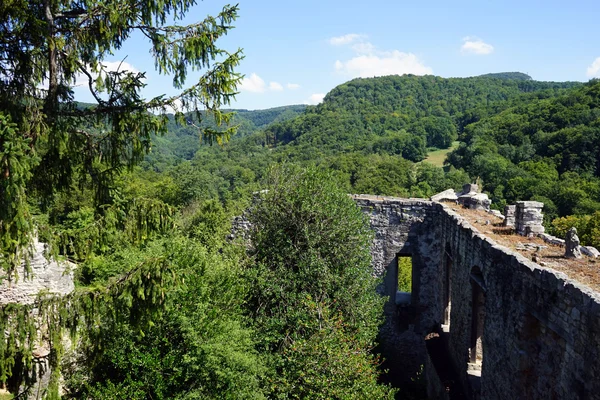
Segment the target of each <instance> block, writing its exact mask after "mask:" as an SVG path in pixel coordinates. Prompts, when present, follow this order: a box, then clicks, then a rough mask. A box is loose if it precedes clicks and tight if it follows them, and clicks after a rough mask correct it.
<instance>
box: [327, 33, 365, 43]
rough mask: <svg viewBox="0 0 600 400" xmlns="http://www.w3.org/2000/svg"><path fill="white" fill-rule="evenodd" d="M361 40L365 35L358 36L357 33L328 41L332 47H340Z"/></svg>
mask: <svg viewBox="0 0 600 400" xmlns="http://www.w3.org/2000/svg"><path fill="white" fill-rule="evenodd" d="M363 38H365V35H359V34H358V33H349V34H347V35H343V36H336V37H332V38H331V39H329V44H332V45H334V46H342V45H345V44H350V43H352V42H355V41H357V40H361V39H363Z"/></svg>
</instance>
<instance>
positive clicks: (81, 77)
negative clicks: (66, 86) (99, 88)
mask: <svg viewBox="0 0 600 400" xmlns="http://www.w3.org/2000/svg"><path fill="white" fill-rule="evenodd" d="M100 64H102V66H103V67H104V69H103V70H104V71H106V72H117V71H121V72H124V71H129V72H132V73H138V72H140V71H139V70H138V69H137V68H136V67H134V66H133V65H131V64H129V63H128V62H125V61H102V62H101V63H100ZM88 70H89V69H88ZM89 72H90V75H91V76H92V79H94V80H95V79H96V78H98V75H99V74H98V73H96V72H91V71H89ZM145 80H146V78H144V79H142V81H145ZM88 82H89V78H88V76H87V75H85V74H83V73H81V72H79V73H78V74H77V75H75V86H81V85H85V86H87V85H88Z"/></svg>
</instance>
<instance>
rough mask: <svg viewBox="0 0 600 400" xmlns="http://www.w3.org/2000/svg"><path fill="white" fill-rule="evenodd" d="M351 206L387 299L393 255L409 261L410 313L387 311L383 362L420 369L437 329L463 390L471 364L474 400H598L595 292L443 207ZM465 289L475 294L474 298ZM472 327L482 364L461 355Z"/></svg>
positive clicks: (374, 201)
mask: <svg viewBox="0 0 600 400" xmlns="http://www.w3.org/2000/svg"><path fill="white" fill-rule="evenodd" d="M355 200H356V202H357V203H358V205H359V206H360V207H362V208H363V210H364V211H365V212H366V213H367V214H368V215H369V216H370V219H371V224H372V226H373V228H374V230H375V234H376V237H375V240H374V243H373V267H374V271H375V272H376V273H377V274H379V275H382V274H383V275H384V276H386V285H385V287H384V291H385V292H386V293H388V294H391V293H390V291H391V290H393V279H396V278H395V274H396V271H395V268H397V261H396V260H397V258H396V256H397V255H411V256H412V258H413V270H414V274H413V293H412V300H411V305H410V306H411V307H412V308H411V309H410V311H409V312H407V311H406V307H405V306H400V305H396V304H395V303H394V302H393V301H390V302H388V305H387V306H386V314H387V317H388V321H387V322H386V325H385V326H384V327H383V328H382V334H381V338H382V341H384V342H386V343H387V348H388V350H389V349H390V348H391V349H392V350H394V349H395V353H394V351H392V352H391V353H390V352H387V356H388V357H390V354H391V357H392V358H394V357H398V358H399V361H398V360H397V361H398V362H399V363H403V365H404V367H405V368H406V369H407V371H409V370H411V369H412V368H414V366H415V364H418V363H421V364H425V363H426V360H427V356H426V353H425V349H424V344H423V343H424V337H425V335H427V334H428V333H430V332H432V331H434V330H435V329H436V327H440V328H441V326H442V324H443V325H444V328H445V329H444V330H445V331H446V332H447V333H446V334H445V335H447V345H448V350H449V357H450V359H451V363H452V364H453V367H454V368H455V370H456V371H457V376H458V377H459V379H460V380H461V384H462V385H463V386H464V387H465V388H469V387H470V386H471V383H472V382H473V381H472V380H469V378H468V370H472V369H473V365H475V369H477V368H480V374H481V378H480V379H478V382H479V383H478V385H480V387H481V389H480V391H479V389H476V388H473V389H472V390H471V391H470V393H471V395H472V396H473V397H480V398H482V399H506V398H514V399H530V398H534V399H537V398H544V399H545V398H600V362H598V361H597V360H598V359H599V356H600V295H599V294H598V293H597V292H594V291H592V290H591V289H589V288H587V287H585V286H582V285H580V284H578V283H576V282H573V281H571V280H569V278H567V277H566V276H565V275H564V274H562V273H559V272H556V271H553V270H551V269H548V268H544V267H541V266H539V265H537V264H535V263H533V262H531V261H529V260H528V259H526V258H525V257H523V256H521V255H520V254H517V253H515V252H513V251H511V250H509V249H507V248H505V247H502V246H500V245H497V244H495V243H494V242H493V241H492V240H491V239H489V238H487V237H485V236H483V235H482V234H481V233H479V232H478V231H477V230H476V229H475V228H474V227H472V226H471V225H470V224H469V223H468V222H466V221H465V220H464V219H463V218H462V217H460V216H459V215H457V214H456V213H455V212H454V211H452V210H451V209H450V208H448V207H446V206H444V205H442V204H439V203H434V202H428V201H424V200H414V199H411V200H406V199H393V198H376V197H372V196H356V197H355ZM448 266H449V270H450V275H449V276H448V275H447V273H446V270H447V269H448ZM448 282H449V283H448ZM448 286H449V287H450V304H451V306H450V313H449V321H448V318H447V317H446V316H445V313H444V310H445V309H446V304H445V303H446V296H445V290H446V289H445V288H446V287H448ZM478 288H480V289H478ZM474 291H475V292H476V293H477V292H478V291H481V293H480V294H479V295H478V296H480V297H475V298H476V299H477V300H475V301H474V297H473V292H474ZM481 299H484V300H481ZM474 304H483V305H482V307H480V309H479V310H478V311H476V313H475V314H476V316H480V317H481V318H480V321H481V327H479V328H477V327H475V328H474V323H473V318H472V316H473V308H474ZM411 312H412V313H413V314H411ZM407 320H408V323H407ZM475 325H477V324H475ZM478 329H479V333H481V331H482V332H483V333H482V335H481V339H480V343H481V346H480V347H477V351H476V352H475V353H477V354H478V356H479V357H480V358H482V361H481V362H480V363H479V367H477V361H472V360H471V359H470V356H469V354H470V349H471V348H474V346H473V343H474V339H473V338H474V336H476V335H477V334H476V332H478ZM440 330H441V329H440ZM384 347H385V346H384ZM384 353H386V351H385V349H384ZM469 362H471V365H470V366H469ZM428 364H431V363H428ZM426 372H427V373H428V374H430V373H431V371H426ZM471 375H473V373H471ZM476 375H477V374H476ZM468 392H469V391H468Z"/></svg>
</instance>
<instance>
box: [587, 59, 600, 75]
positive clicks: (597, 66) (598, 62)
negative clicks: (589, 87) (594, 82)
mask: <svg viewBox="0 0 600 400" xmlns="http://www.w3.org/2000/svg"><path fill="white" fill-rule="evenodd" d="M587 76H588V77H589V78H600V57H597V58H596V59H595V60H594V62H593V63H592V65H590V66H589V67H588V69H587Z"/></svg>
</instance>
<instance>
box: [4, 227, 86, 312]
mask: <svg viewBox="0 0 600 400" xmlns="http://www.w3.org/2000/svg"><path fill="white" fill-rule="evenodd" d="M44 250H45V244H44V243H41V242H39V241H38V240H37V238H35V239H34V242H33V257H32V258H31V260H30V268H31V272H30V274H29V276H28V277H24V276H23V275H24V274H23V271H24V268H23V271H19V279H18V280H17V281H12V282H9V281H8V280H4V281H3V282H2V284H0V304H8V303H19V304H32V303H33V302H34V301H35V297H36V296H37V294H38V293H39V292H40V291H45V292H48V293H54V294H60V295H65V294H69V293H71V292H72V291H73V290H74V289H75V283H74V281H73V270H74V267H75V265H74V264H72V263H69V262H57V261H55V260H49V259H47V258H46V256H45V255H44Z"/></svg>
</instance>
